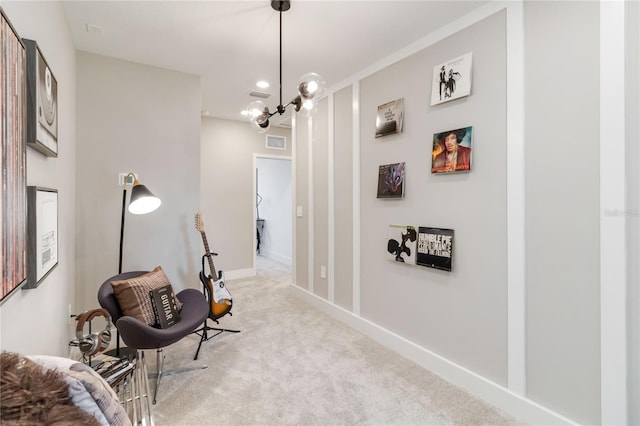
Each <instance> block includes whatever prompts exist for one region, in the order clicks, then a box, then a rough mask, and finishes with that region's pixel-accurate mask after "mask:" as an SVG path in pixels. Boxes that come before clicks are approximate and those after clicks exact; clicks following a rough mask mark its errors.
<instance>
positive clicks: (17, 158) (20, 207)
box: [0, 8, 27, 303]
mask: <svg viewBox="0 0 640 426" xmlns="http://www.w3.org/2000/svg"><path fill="white" fill-rule="evenodd" d="M0 12H1V13H0V15H1V18H0V34H1V37H0V51H1V52H2V55H0V69H2V73H0V114H1V115H0V133H1V135H0V136H1V137H0V153H1V154H2V166H1V167H2V170H1V171H2V177H1V178H0V179H1V180H2V182H0V183H1V184H2V198H1V199H0V218H1V221H2V226H1V227H0V242H1V244H2V255H1V256H0V259H1V260H0V261H1V262H2V272H0V274H1V275H2V288H1V289H0V303H3V302H4V301H6V300H7V298H8V296H9V295H10V294H15V291H16V289H18V288H19V287H20V286H21V285H23V284H24V283H25V282H26V280H27V152H26V151H27V148H26V144H25V135H26V113H27V109H26V105H27V104H26V102H27V91H26V87H27V86H26V80H25V79H26V76H25V73H26V56H25V48H24V44H23V43H22V40H21V39H20V37H19V36H18V33H17V32H16V31H15V29H14V28H13V26H12V25H11V23H10V22H9V19H8V18H7V16H6V15H5V14H4V11H3V9H2V8H0Z"/></svg>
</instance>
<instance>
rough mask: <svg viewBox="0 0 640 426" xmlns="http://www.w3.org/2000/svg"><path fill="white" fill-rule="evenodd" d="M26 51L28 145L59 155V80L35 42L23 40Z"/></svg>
mask: <svg viewBox="0 0 640 426" xmlns="http://www.w3.org/2000/svg"><path fill="white" fill-rule="evenodd" d="M23 41H24V45H25V48H26V51H27V93H28V97H27V123H28V126H27V145H28V146H30V147H31V148H33V149H35V150H36V151H38V152H40V153H41V154H44V155H45V156H47V157H57V156H58V83H57V81H56V78H55V77H54V75H53V72H52V71H51V68H49V64H47V61H46V60H45V58H44V56H43V55H42V52H41V51H40V48H39V47H38V43H36V42H35V41H33V40H28V39H23Z"/></svg>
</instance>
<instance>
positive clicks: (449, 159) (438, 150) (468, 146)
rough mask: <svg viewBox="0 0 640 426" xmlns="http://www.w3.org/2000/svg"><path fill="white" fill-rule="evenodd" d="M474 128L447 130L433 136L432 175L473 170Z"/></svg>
mask: <svg viewBox="0 0 640 426" xmlns="http://www.w3.org/2000/svg"><path fill="white" fill-rule="evenodd" d="M472 145H473V127H471V126H469V127H463V128H461V129H453V130H447V131H444V132H440V133H435V134H434V135H433V145H432V149H431V173H450V172H468V171H470V170H471V153H472V148H473V146H472Z"/></svg>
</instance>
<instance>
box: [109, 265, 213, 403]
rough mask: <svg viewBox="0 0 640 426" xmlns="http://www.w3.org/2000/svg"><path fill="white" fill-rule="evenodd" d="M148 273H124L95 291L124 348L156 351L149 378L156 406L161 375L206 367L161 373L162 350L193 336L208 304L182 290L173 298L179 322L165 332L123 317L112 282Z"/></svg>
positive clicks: (193, 292)
mask: <svg viewBox="0 0 640 426" xmlns="http://www.w3.org/2000/svg"><path fill="white" fill-rule="evenodd" d="M147 272H148V271H133V272H125V273H122V274H118V275H114V276H113V277H111V278H109V279H107V280H106V281H105V282H104V283H102V285H101V286H100V288H99V289H98V302H99V303H100V306H102V307H103V308H104V309H106V310H107V311H108V312H109V314H110V315H111V320H112V323H113V324H115V326H116V328H117V329H118V332H119V333H120V336H121V337H122V340H123V341H124V343H125V344H126V345H127V346H129V347H130V348H133V349H136V350H145V349H155V350H156V373H155V375H152V377H153V376H155V378H156V383H155V387H154V391H153V403H154V404H155V403H156V396H157V394H158V387H159V385H160V379H161V378H162V377H163V376H168V375H171V374H178V373H183V372H185V371H191V370H196V369H204V368H207V366H206V365H204V366H196V367H186V368H178V369H173V370H168V371H163V364H164V358H165V357H164V354H163V353H162V349H163V348H164V347H166V346H169V345H171V344H173V343H175V342H177V341H179V340H180V339H182V338H184V337H186V336H188V335H189V334H191V333H193V331H195V330H196V329H197V328H198V327H199V326H200V325H201V324H203V323H204V321H205V320H206V319H207V317H208V315H209V304H208V302H207V299H206V298H205V296H204V295H203V294H202V293H201V292H200V291H198V290H195V289H185V290H182V291H181V292H179V293H178V294H177V295H176V297H177V298H178V299H179V300H180V301H181V302H182V311H181V312H180V322H178V323H177V324H175V325H173V326H171V327H169V328H166V329H159V328H154V327H151V326H150V325H148V324H146V323H144V322H142V321H140V320H138V319H137V318H134V317H130V316H126V315H124V314H123V313H122V310H121V308H120V304H119V303H118V299H117V298H116V295H115V293H114V291H113V287H112V286H111V282H112V281H118V280H126V279H130V278H134V277H138V276H140V275H143V274H146V273H147Z"/></svg>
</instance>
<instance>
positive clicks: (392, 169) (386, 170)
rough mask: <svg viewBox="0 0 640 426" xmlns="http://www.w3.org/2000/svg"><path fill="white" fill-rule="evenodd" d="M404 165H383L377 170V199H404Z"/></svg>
mask: <svg viewBox="0 0 640 426" xmlns="http://www.w3.org/2000/svg"><path fill="white" fill-rule="evenodd" d="M404 177H405V163H394V164H383V165H381V166H380V167H379V168H378V191H377V198H402V197H404Z"/></svg>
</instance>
